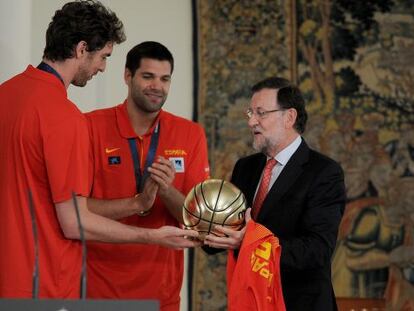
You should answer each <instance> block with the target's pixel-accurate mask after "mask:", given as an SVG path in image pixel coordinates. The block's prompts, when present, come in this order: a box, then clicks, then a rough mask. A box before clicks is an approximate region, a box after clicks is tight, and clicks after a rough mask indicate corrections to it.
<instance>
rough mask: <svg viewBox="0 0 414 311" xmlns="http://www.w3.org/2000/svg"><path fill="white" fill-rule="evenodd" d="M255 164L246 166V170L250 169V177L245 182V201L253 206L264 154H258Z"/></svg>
mask: <svg viewBox="0 0 414 311" xmlns="http://www.w3.org/2000/svg"><path fill="white" fill-rule="evenodd" d="M254 162H256V163H257V164H256V165H252V167H248V168H246V169H247V170H250V171H251V174H249V175H250V178H248V180H247V181H246V182H247V187H246V189H247V192H246V193H245V194H246V199H247V202H248V203H249V204H250V207H253V199H254V194H255V193H256V189H257V186H258V184H259V181H260V177H261V175H262V171H263V169H264V167H265V165H266V156H265V155H264V154H263V153H260V154H258V156H257V159H256V160H255V161H254Z"/></svg>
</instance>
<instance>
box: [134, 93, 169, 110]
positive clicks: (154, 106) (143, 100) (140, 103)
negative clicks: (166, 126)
mask: <svg viewBox="0 0 414 311" xmlns="http://www.w3.org/2000/svg"><path fill="white" fill-rule="evenodd" d="M160 95H161V94H160ZM131 96H132V100H133V101H134V103H135V106H137V108H138V109H139V110H142V111H144V112H147V113H152V112H157V111H159V110H160V109H161V108H162V106H164V103H165V100H166V96H165V94H164V93H162V96H163V98H162V100H161V101H160V102H158V103H152V102H151V101H150V100H148V98H147V97H146V96H145V95H144V94H143V93H141V92H138V91H132V93H131Z"/></svg>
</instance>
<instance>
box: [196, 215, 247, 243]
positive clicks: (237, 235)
mask: <svg viewBox="0 0 414 311" xmlns="http://www.w3.org/2000/svg"><path fill="white" fill-rule="evenodd" d="M245 219H246V225H245V226H244V227H243V229H241V230H232V229H228V228H225V227H222V226H215V227H214V230H215V231H218V232H220V233H222V234H224V235H225V236H224V237H218V236H215V235H213V234H208V235H207V236H206V237H205V239H204V244H205V245H207V246H210V247H214V248H223V249H239V248H240V245H241V243H242V241H243V237H244V234H245V233H246V226H247V223H248V222H249V221H250V220H251V219H252V217H251V208H248V209H247V210H246V214H245Z"/></svg>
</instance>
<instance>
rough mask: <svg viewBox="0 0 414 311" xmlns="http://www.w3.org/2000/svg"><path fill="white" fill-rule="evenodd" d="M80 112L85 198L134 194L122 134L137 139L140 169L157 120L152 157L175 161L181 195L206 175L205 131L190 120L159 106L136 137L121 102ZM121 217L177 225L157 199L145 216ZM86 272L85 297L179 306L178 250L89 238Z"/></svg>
mask: <svg viewBox="0 0 414 311" xmlns="http://www.w3.org/2000/svg"><path fill="white" fill-rule="evenodd" d="M86 116H87V119H88V121H89V129H90V136H91V142H92V156H91V158H92V163H93V168H92V170H93V188H92V193H91V197H94V198H98V199H117V198H127V197H132V196H134V195H135V194H136V181H135V176H134V165H133V160H132V156H131V152H130V149H129V144H128V139H129V138H137V143H138V146H137V147H138V148H137V149H138V152H139V153H140V154H139V157H140V160H141V168H142V167H143V166H144V163H145V159H146V157H147V153H148V150H149V145H150V140H151V135H152V133H153V131H154V128H155V124H156V123H157V122H158V121H159V131H160V134H159V142H158V148H157V151H156V157H157V156H158V155H160V156H163V157H165V158H167V159H170V160H171V161H173V163H175V168H176V174H175V179H174V186H175V187H176V188H177V189H178V190H179V191H181V192H182V193H183V194H184V195H186V194H187V193H188V191H189V190H190V189H191V188H192V187H193V186H194V185H195V184H197V183H199V182H201V181H203V180H205V179H206V178H208V176H209V165H208V158H207V143H206V138H205V134H204V131H203V129H202V128H201V127H200V126H199V125H198V124H196V123H194V122H191V121H188V120H186V119H183V118H180V117H177V116H174V115H172V114H170V113H168V112H166V111H160V113H159V115H158V118H157V120H156V121H155V122H154V125H153V126H152V127H151V128H150V130H149V131H148V132H147V133H146V134H145V135H143V136H142V137H138V136H137V135H136V134H135V132H134V130H133V128H132V126H131V123H130V120H129V117H128V114H127V110H126V102H124V103H123V104H121V105H118V106H116V107H113V108H109V109H102V110H97V111H94V112H91V113H88V114H87V115H86ZM110 159H115V161H110ZM121 222H123V223H126V224H129V225H134V226H139V227H146V228H159V227H161V226H164V225H172V226H178V225H179V224H178V222H177V221H176V220H175V219H174V218H173V217H172V216H171V215H170V213H169V212H168V210H167V208H166V207H165V206H164V205H163V204H162V202H161V200H159V199H158V198H157V199H156V201H155V204H154V208H153V209H152V210H151V213H150V214H149V215H148V216H145V217H139V216H137V215H136V216H130V217H127V218H125V219H122V220H121ZM88 277H89V284H88V285H89V286H88V296H89V297H90V298H122V299H131V298H135V299H136V298H139V299H158V300H160V302H161V310H163V311H167V310H179V302H180V297H179V294H180V290H181V284H182V277H183V252H182V251H177V250H172V249H167V248H164V247H160V246H157V245H138V244H127V245H109V244H104V243H89V245H88Z"/></svg>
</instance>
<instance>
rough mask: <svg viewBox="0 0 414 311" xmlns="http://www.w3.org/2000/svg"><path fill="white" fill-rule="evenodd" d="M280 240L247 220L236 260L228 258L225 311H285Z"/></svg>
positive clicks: (231, 253)
mask: <svg viewBox="0 0 414 311" xmlns="http://www.w3.org/2000/svg"><path fill="white" fill-rule="evenodd" d="M280 252H281V247H280V245H279V240H278V238H276V237H275V236H274V235H273V233H272V232H271V231H269V230H268V229H267V228H266V227H264V226H262V225H260V224H258V223H256V222H254V221H253V220H251V221H249V222H248V224H247V228H246V234H245V236H244V239H243V242H242V245H241V247H240V251H239V254H238V256H237V260H236V259H235V257H234V252H233V251H229V253H228V256H227V297H228V310H230V311H235V310H243V311H267V310H269V311H285V310H286V308H285V302H284V300H283V292H282V284H281V279H280Z"/></svg>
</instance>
